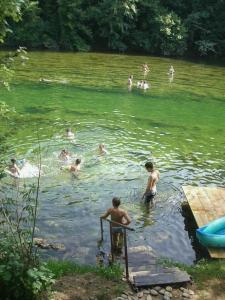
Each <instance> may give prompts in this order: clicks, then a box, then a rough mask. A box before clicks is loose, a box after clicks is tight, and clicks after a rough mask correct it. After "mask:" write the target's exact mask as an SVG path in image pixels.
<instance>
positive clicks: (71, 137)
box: [66, 128, 75, 139]
mask: <svg viewBox="0 0 225 300" xmlns="http://www.w3.org/2000/svg"><path fill="white" fill-rule="evenodd" d="M66 136H67V138H68V139H74V136H75V135H74V133H73V132H72V130H71V128H68V129H67V130H66Z"/></svg>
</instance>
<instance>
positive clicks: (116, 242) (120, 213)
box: [101, 197, 131, 250]
mask: <svg viewBox="0 0 225 300" xmlns="http://www.w3.org/2000/svg"><path fill="white" fill-rule="evenodd" d="M112 205H113V207H112V208H109V209H108V210H107V211H106V212H105V213H104V214H103V215H102V216H101V218H102V219H106V218H107V217H108V216H110V217H111V221H114V222H116V223H119V224H122V225H129V224H130V223H131V218H130V217H129V215H128V213H127V212H126V211H125V210H123V209H121V208H119V206H120V199H119V198H118V197H114V198H113V199H112ZM119 224H114V223H112V237H113V249H114V250H121V249H122V243H123V242H122V241H123V228H122V227H120V225H119Z"/></svg>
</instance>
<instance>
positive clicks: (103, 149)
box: [98, 144, 108, 155]
mask: <svg viewBox="0 0 225 300" xmlns="http://www.w3.org/2000/svg"><path fill="white" fill-rule="evenodd" d="M98 150H99V154H100V155H105V154H107V153H108V151H107V150H106V148H105V145H104V144H99V146H98Z"/></svg>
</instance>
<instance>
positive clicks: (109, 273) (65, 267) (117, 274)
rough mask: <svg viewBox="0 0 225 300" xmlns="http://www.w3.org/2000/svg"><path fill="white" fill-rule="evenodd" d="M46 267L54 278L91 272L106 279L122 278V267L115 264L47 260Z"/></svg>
mask: <svg viewBox="0 0 225 300" xmlns="http://www.w3.org/2000/svg"><path fill="white" fill-rule="evenodd" d="M47 268H48V269H49V270H50V271H51V272H52V273H53V274H54V275H55V278H59V277H61V276H63V275H73V274H85V273H90V272H93V273H95V274H96V275H98V276H100V277H103V278H106V279H111V280H119V279H121V278H122V274H123V270H122V268H121V267H120V266H119V265H117V264H114V265H112V266H109V267H105V266H90V265H79V264H76V263H74V262H71V261H59V260H49V261H48V262H47Z"/></svg>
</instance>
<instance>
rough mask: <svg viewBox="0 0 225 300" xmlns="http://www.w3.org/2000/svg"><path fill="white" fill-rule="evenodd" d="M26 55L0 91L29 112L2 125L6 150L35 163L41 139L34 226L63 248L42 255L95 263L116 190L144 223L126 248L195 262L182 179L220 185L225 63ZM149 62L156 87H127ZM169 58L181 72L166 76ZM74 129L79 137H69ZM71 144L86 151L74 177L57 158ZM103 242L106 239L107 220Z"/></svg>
mask: <svg viewBox="0 0 225 300" xmlns="http://www.w3.org/2000/svg"><path fill="white" fill-rule="evenodd" d="M29 58H30V59H29V62H28V63H27V64H26V65H25V66H23V67H20V68H19V70H18V71H17V74H16V78H15V79H14V83H13V84H12V85H11V91H10V92H8V91H6V90H4V89H1V94H0V101H5V102H6V103H7V104H8V105H10V106H12V107H15V110H16V112H17V114H20V115H22V120H23V121H19V119H18V120H17V121H10V120H8V121H7V122H4V124H1V134H8V133H9V134H8V136H7V140H6V142H5V143H6V144H7V145H8V146H9V147H8V148H6V149H7V150H6V151H5V153H4V155H3V159H5V161H6V163H7V162H9V159H10V158H11V157H16V158H18V159H21V158H26V159H27V160H29V162H30V163H32V164H33V165H37V164H38V155H37V153H38V148H39V142H38V140H40V147H41V156H42V171H43V175H42V177H41V186H40V197H39V200H40V203H39V211H38V222H37V232H36V235H37V236H38V237H44V238H47V239H48V240H50V241H54V242H58V243H63V244H64V245H65V247H66V249H65V250H64V251H46V253H45V255H46V256H49V255H50V256H57V257H59V258H63V259H74V260H76V261H79V262H80V263H95V256H96V253H97V241H98V239H99V235H100V228H99V216H100V215H101V214H102V213H103V212H105V211H106V209H107V208H108V207H110V206H111V200H112V197H113V196H118V197H121V201H122V207H123V208H124V209H126V210H127V211H128V212H129V214H130V216H131V218H132V224H131V226H132V227H134V228H135V229H136V231H135V232H134V233H129V236H128V243H129V245H130V246H136V245H149V246H151V247H152V248H153V249H154V250H156V251H157V253H158V255H160V256H162V257H167V258H170V259H174V260H176V261H179V262H184V263H188V264H191V263H193V261H195V259H196V254H195V251H194V250H193V248H192V245H191V240H190V238H189V235H188V232H187V231H186V230H185V225H184V218H183V216H182V214H181V208H180V207H181V202H182V201H183V200H184V197H183V194H182V185H195V186H196V185H202V186H215V185H216V186H224V183H225V177H224V175H225V135H224V125H225V80H224V78H225V68H224V67H220V66H215V65H214V66H213V65H210V64H206V63H199V62H191V61H182V60H173V59H165V58H157V57H144V56H125V55H111V54H96V53H79V54H73V53H49V52H33V53H29ZM145 62H146V63H148V65H149V66H150V73H149V74H148V75H147V77H146V80H147V81H148V82H150V83H151V89H150V90H148V91H147V92H146V93H144V92H143V91H142V90H139V89H137V88H135V87H134V88H133V90H132V91H131V92H129V91H128V90H127V79H128V76H129V75H130V74H133V75H134V82H137V81H138V80H141V79H143V74H142V69H141V65H142V64H143V63H145ZM170 65H173V66H174V69H175V75H174V78H173V80H171V79H170V78H169V76H168V74H167V73H168V69H169V67H170ZM40 78H45V79H48V80H53V82H52V83H48V84H47V83H43V82H42V83H41V82H39V79H40ZM69 127H70V128H72V130H73V131H74V132H75V135H76V142H71V141H69V140H67V139H66V138H65V131H66V129H67V128H69ZM99 143H104V144H105V145H106V148H107V150H108V154H107V155H106V156H104V157H100V156H98V144H99ZM64 148H65V149H68V150H69V151H70V152H71V153H73V154H74V157H76V158H77V157H78V158H81V160H82V168H81V169H82V170H81V172H80V175H79V177H78V178H74V177H73V176H71V174H70V173H69V172H66V171H63V170H60V167H61V165H62V163H61V162H60V161H59V159H58V155H59V153H60V151H61V150H62V149H64ZM148 160H150V161H153V162H154V163H155V165H156V167H157V168H158V169H159V171H160V173H161V178H160V181H159V184H158V195H157V197H156V203H155V206H154V207H153V209H151V210H148V209H146V207H145V206H144V205H143V203H142V202H141V196H142V193H143V191H144V189H145V186H146V183H147V178H148V174H147V172H146V170H145V168H144V164H145V162H146V161H148ZM13 180H14V179H12V178H11V177H10V176H7V177H5V178H3V179H2V180H1V182H0V184H1V188H2V189H4V187H5V190H6V191H7V190H8V189H7V188H6V186H7V185H8V184H11V183H13ZM35 180H36V179H34V178H31V179H19V180H18V181H19V182H21V183H24V182H25V183H26V184H29V183H33V182H35ZM103 247H105V248H106V249H108V247H109V237H108V236H107V224H105V243H104V244H103Z"/></svg>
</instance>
